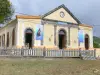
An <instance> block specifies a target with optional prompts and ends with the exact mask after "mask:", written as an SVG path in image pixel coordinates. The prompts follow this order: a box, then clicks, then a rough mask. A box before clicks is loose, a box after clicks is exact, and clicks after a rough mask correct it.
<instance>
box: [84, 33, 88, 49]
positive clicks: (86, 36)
mask: <svg viewBox="0 0 100 75" xmlns="http://www.w3.org/2000/svg"><path fill="white" fill-rule="evenodd" d="M85 49H86V50H88V49H89V35H88V34H85Z"/></svg>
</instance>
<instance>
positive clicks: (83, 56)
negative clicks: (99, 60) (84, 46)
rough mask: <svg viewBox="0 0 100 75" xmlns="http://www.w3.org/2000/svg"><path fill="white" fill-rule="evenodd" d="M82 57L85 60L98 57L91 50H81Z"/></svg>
mask: <svg viewBox="0 0 100 75" xmlns="http://www.w3.org/2000/svg"><path fill="white" fill-rule="evenodd" d="M80 57H81V59H83V60H96V57H95V55H94V54H91V53H89V52H81V53H80Z"/></svg>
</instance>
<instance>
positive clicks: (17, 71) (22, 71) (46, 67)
mask: <svg viewBox="0 0 100 75" xmlns="http://www.w3.org/2000/svg"><path fill="white" fill-rule="evenodd" d="M0 75H100V61H99V60H95V61H90V60H87V61H86V60H80V59H68V58H66V59H52V60H49V59H35V58H33V59H32V58H30V59H28V58H26V59H18V58H16V59H8V58H4V59H3V58H2V59H1V58H0Z"/></svg>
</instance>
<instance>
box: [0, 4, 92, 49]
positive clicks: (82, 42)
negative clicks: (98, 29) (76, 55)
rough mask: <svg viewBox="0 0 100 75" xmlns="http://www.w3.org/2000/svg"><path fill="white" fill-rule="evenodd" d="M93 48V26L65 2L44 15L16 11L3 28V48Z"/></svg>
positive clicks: (0, 39) (0, 37)
mask: <svg viewBox="0 0 100 75" xmlns="http://www.w3.org/2000/svg"><path fill="white" fill-rule="evenodd" d="M13 47H16V48H22V47H28V48H43V47H45V48H57V49H69V48H70V49H79V48H82V49H91V48H93V27H92V26H89V25H87V24H82V23H81V22H80V21H79V20H78V19H77V18H76V17H75V16H74V15H73V14H72V13H71V12H70V11H69V9H68V8H67V7H66V6H65V5H60V6H58V7H57V8H55V9H53V10H51V11H50V12H48V13H46V14H44V15H42V16H29V15H16V19H14V20H12V21H11V22H9V23H8V24H7V25H5V26H4V27H2V28H0V48H13Z"/></svg>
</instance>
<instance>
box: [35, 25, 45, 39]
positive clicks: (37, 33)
mask: <svg viewBox="0 0 100 75" xmlns="http://www.w3.org/2000/svg"><path fill="white" fill-rule="evenodd" d="M35 37H36V40H43V25H41V24H37V25H36V31H35Z"/></svg>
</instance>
